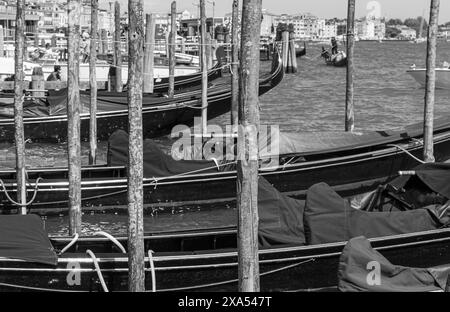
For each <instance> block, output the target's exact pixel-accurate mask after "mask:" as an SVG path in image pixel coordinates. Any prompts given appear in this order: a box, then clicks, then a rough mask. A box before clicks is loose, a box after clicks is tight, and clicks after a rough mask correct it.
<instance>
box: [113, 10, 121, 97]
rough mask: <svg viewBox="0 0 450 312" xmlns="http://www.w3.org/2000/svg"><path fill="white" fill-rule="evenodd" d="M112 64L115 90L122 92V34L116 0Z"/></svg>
mask: <svg viewBox="0 0 450 312" xmlns="http://www.w3.org/2000/svg"><path fill="white" fill-rule="evenodd" d="M114 24H115V28H114V55H115V57H114V60H115V62H114V65H115V72H116V77H115V89H114V90H115V91H116V92H122V90H123V82H122V36H121V29H120V3H119V1H116V3H115V9H114Z"/></svg>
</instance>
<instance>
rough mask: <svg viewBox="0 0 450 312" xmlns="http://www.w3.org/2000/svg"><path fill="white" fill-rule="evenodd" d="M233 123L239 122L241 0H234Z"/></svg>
mask: <svg viewBox="0 0 450 312" xmlns="http://www.w3.org/2000/svg"><path fill="white" fill-rule="evenodd" d="M231 33H232V34H231V72H232V73H231V125H232V126H233V127H234V131H235V130H236V128H235V127H237V125H238V123H239V0H233V11H232V25H231Z"/></svg>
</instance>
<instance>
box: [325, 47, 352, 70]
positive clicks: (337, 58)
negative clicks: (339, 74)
mask: <svg viewBox="0 0 450 312" xmlns="http://www.w3.org/2000/svg"><path fill="white" fill-rule="evenodd" d="M321 56H322V58H324V60H325V63H326V64H327V65H328V66H334V67H345V66H347V55H346V54H345V52H343V51H340V52H338V53H337V54H334V55H332V54H331V53H330V52H329V51H326V50H325V49H324V48H322V54H321Z"/></svg>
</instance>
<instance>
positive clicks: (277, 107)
mask: <svg viewBox="0 0 450 312" xmlns="http://www.w3.org/2000/svg"><path fill="white" fill-rule="evenodd" d="M321 47H322V46H321V45H313V44H308V45H307V56H306V57H303V58H301V59H300V60H299V70H298V73H296V74H290V75H287V76H286V77H285V79H284V81H283V82H282V83H281V85H279V86H278V87H277V88H275V89H274V90H272V91H271V92H269V93H268V94H266V95H264V96H263V97H261V105H260V106H261V122H262V123H263V124H266V125H278V126H279V127H280V129H281V130H282V131H287V132H297V133H299V132H311V131H333V132H335V131H343V129H344V111H345V84H346V79H345V77H346V69H345V68H335V67H329V66H326V65H325V64H324V61H323V60H322V59H321V58H320V52H321ZM355 55H356V59H355V66H356V68H355V70H356V79H355V126H356V131H359V132H365V131H370V130H385V129H398V128H401V127H403V126H406V125H408V124H411V123H416V122H421V121H422V120H423V105H424V96H425V90H424V89H423V88H422V87H421V86H420V85H419V84H418V83H417V82H416V81H415V80H414V79H413V78H412V77H410V76H409V75H408V74H407V73H406V71H407V70H408V69H409V68H410V66H411V65H413V64H415V65H416V66H417V67H423V66H425V61H426V43H424V44H412V43H409V42H384V43H379V42H357V43H356V48H355ZM437 61H438V66H440V65H441V64H442V63H443V62H444V61H447V62H450V43H447V42H439V44H438V57H437ZM262 68H264V69H267V68H269V63H267V62H263V63H262ZM436 115H437V116H444V115H449V116H450V91H446V90H437V91H436ZM229 119H230V117H229V114H227V115H224V116H221V117H219V118H216V119H215V120H213V121H211V123H213V124H218V125H225V124H228V123H229ZM156 141H157V142H158V143H159V144H160V145H161V147H163V148H165V149H166V150H168V149H169V147H170V145H171V141H170V140H169V139H168V138H160V139H157V140H156ZM88 147H89V146H88V144H87V143H84V144H83V162H84V163H85V164H86V163H87V159H88V158H87V155H88ZM106 147H107V144H106V143H101V144H100V156H99V158H100V162H105V161H106ZM65 148H66V147H65V145H64V144H61V145H50V144H31V145H29V146H28V151H27V158H28V161H27V163H28V165H29V166H32V167H46V166H65V165H66V164H67V163H66V162H67V160H66V159H67V156H66V154H65ZM0 157H1V159H0V160H1V161H0V163H1V166H3V168H12V167H14V147H13V146H8V145H2V146H0ZM83 220H84V223H83V228H84V232H85V233H92V232H95V231H97V230H100V229H101V230H105V231H109V232H112V233H114V234H116V235H117V234H122V235H126V216H123V215H104V214H99V215H90V214H89V215H84V218H83ZM235 222H236V211H235V209H233V208H232V207H231V208H230V207H229V208H228V209H218V210H217V211H207V212H201V211H190V212H186V213H181V214H177V215H171V214H161V215H153V216H146V220H145V229H146V231H158V230H165V229H170V230H177V229H190V228H195V227H202V228H208V227H215V226H228V225H233V224H235ZM46 227H47V229H48V231H49V232H51V233H57V234H60V235H64V234H67V218H66V217H64V216H61V217H60V218H56V219H48V220H46Z"/></svg>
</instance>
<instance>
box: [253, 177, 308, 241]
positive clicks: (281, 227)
mask: <svg viewBox="0 0 450 312" xmlns="http://www.w3.org/2000/svg"><path fill="white" fill-rule="evenodd" d="M304 206H305V202H304V201H299V200H295V199H292V198H290V197H288V196H285V195H283V194H281V193H280V192H278V190H277V189H275V188H274V187H273V186H272V185H271V184H270V183H269V182H268V181H267V180H266V179H264V178H263V177H260V178H259V183H258V207H259V208H258V211H259V235H258V236H259V244H260V246H261V247H263V248H264V247H270V246H275V245H280V244H286V245H304V244H305V234H304V229H303V210H304Z"/></svg>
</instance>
